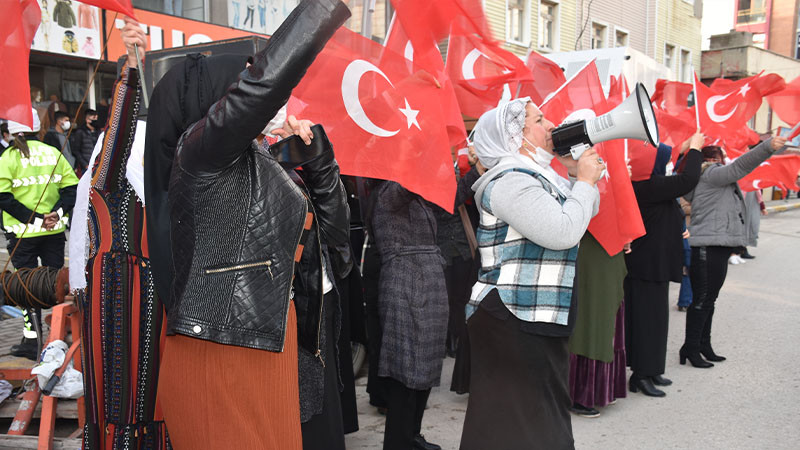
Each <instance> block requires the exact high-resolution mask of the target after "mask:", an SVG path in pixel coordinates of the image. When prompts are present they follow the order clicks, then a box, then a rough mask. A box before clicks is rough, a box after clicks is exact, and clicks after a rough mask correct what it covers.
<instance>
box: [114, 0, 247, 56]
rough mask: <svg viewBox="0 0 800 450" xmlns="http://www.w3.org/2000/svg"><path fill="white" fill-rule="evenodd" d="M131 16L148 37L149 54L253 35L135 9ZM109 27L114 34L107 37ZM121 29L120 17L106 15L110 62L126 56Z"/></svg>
mask: <svg viewBox="0 0 800 450" xmlns="http://www.w3.org/2000/svg"><path fill="white" fill-rule="evenodd" d="M134 12H135V13H136V18H137V19H139V24H140V25H141V26H142V29H143V30H144V32H145V33H146V34H147V50H148V51H151V50H161V49H164V48H173V47H182V46H184V45H194V44H204V43H207V42H213V41H221V40H223V39H233V38H237V37H242V36H251V35H253V33H252V32H247V31H243V30H235V29H233V28H228V27H223V26H219V25H214V24H210V23H205V22H198V21H196V20H191V19H184V18H181V17H175V16H170V15H166V14H158V13H154V12H150V11H144V10H141V9H135V10H134ZM112 26H113V27H114V30H112V31H111V32H110V33H109V30H108V27H112ZM124 26H125V22H124V21H123V20H122V18H121V17H116V18H115V15H114V13H113V12H110V11H106V27H107V29H106V35H107V36H109V38H108V47H107V52H108V59H109V60H110V61H116V60H117V59H118V58H119V57H120V56H122V55H124V54H125V53H126V51H125V46H124V45H123V44H122V38H121V37H120V33H119V29H121V28H122V27H124Z"/></svg>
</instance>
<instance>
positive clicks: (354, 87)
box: [342, 59, 400, 137]
mask: <svg viewBox="0 0 800 450" xmlns="http://www.w3.org/2000/svg"><path fill="white" fill-rule="evenodd" d="M369 72H375V73H377V74H378V75H380V76H382V77H383V79H384V80H386V81H387V82H388V83H389V85H390V86H392V87H394V85H393V84H392V82H391V81H390V80H389V77H387V76H386V74H385V73H383V72H382V71H381V69H379V68H378V67H377V66H375V65H374V64H372V63H370V62H367V61H364V60H363V59H357V60H355V61H353V62H351V63H350V64H349V65H348V66H347V68H346V69H345V70H344V76H343V77H342V101H344V109H345V110H346V111H347V114H348V115H349V116H350V118H351V119H353V122H355V123H356V125H358V126H359V127H361V129H362V130H364V131H366V132H367V133H371V134H374V135H375V136H378V137H392V136H394V135H395V134H397V133H399V132H400V130H399V129H398V130H395V131H389V130H384V129H383V128H381V127H379V126H377V125H375V124H374V123H373V122H372V121H371V120H370V119H369V117H367V113H366V112H364V107H363V106H361V101H360V100H359V99H358V84H359V82H360V81H361V77H363V76H364V75H365V74H366V73H369Z"/></svg>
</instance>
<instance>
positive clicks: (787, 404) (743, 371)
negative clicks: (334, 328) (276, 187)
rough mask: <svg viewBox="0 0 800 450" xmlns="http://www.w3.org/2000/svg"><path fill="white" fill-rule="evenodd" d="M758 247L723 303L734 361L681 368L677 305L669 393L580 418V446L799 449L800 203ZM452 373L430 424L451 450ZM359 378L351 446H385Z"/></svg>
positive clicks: (457, 425)
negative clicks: (356, 418)
mask: <svg viewBox="0 0 800 450" xmlns="http://www.w3.org/2000/svg"><path fill="white" fill-rule="evenodd" d="M770 203H772V202H770ZM750 252H751V253H752V254H754V255H756V259H754V260H751V261H748V262H747V263H746V264H743V265H737V266H728V268H729V271H728V277H727V280H726V282H725V286H724V287H723V289H722V292H721V294H720V297H719V299H718V301H717V311H716V314H715V316H714V333H713V341H714V347H715V350H717V351H718V352H719V353H720V354H722V355H725V356H727V357H728V360H727V361H725V362H722V363H719V364H717V365H716V366H715V367H713V368H711V369H706V370H704V369H695V368H692V367H691V366H688V365H687V366H681V365H679V364H678V349H679V348H680V346H681V344H682V343H683V329H684V328H683V327H684V320H685V319H684V317H685V315H684V314H685V313H682V312H679V311H678V310H677V309H675V308H674V307H673V308H671V310H670V334H669V344H668V345H669V347H668V353H667V372H666V374H665V375H666V376H667V377H669V378H671V379H672V380H673V382H674V384H673V385H672V386H669V387H667V388H665V390H666V392H667V396H666V397H665V398H660V399H654V398H649V397H645V396H644V395H642V394H631V393H629V394H628V395H629V397H628V398H624V399H620V400H619V401H617V403H616V404H614V405H611V406H608V407H606V408H603V409H602V415H601V416H600V417H598V418H596V419H584V418H580V417H574V416H573V420H572V426H573V430H574V435H575V445H576V447H577V448H578V449H591V448H615V449H645V448H658V449H684V448H700V449H728V448H747V449H750V448H757V449H760V448H764V449H767V448H768V449H784V448H785V449H797V448H800V415H798V414H797V412H796V411H795V409H794V408H795V407H797V406H798V405H800V349H799V348H798V345H800V325H798V324H800V276H798V274H797V268H798V263H800V209H791V210H788V211H786V212H782V213H780V214H770V215H769V216H767V217H765V218H763V220H762V221H761V236H760V240H759V245H758V247H757V248H754V249H751V250H750ZM677 296H678V285H677V284H672V286H671V289H670V299H673V300H674V301H676V302H677ZM687 364H688V363H687ZM452 370H453V360H452V359H450V358H448V359H447V360H446V361H445V365H444V369H443V372H442V380H443V385H444V386H443V387H440V388H436V389H434V390H433V392H432V394H431V397H430V401H429V405H428V406H429V409H428V410H427V411H426V412H425V418H424V420H423V431H422V432H423V434H424V435H425V436H426V438H427V439H428V440H429V441H431V442H436V443H438V444H440V445H442V447H443V448H445V449H456V448H458V442H459V439H460V435H461V427H462V423H463V420H464V412H465V411H466V406H467V397H466V396H458V395H455V394H454V393H452V392H450V391H449V390H448V388H449V384H450V376H451V374H452ZM357 383H358V384H359V386H357V393H358V409H359V422H360V425H361V430H360V431H358V432H357V433H355V434H353V435H350V436H348V437H347V448H348V449H375V448H381V445H382V442H383V424H384V418H383V416H381V415H379V414H378V413H377V412H376V410H375V408H373V407H370V406H369V404H368V399H367V395H366V392H365V389H366V387H365V386H364V384H365V383H366V379H365V378H361V379H359V380H358V381H357Z"/></svg>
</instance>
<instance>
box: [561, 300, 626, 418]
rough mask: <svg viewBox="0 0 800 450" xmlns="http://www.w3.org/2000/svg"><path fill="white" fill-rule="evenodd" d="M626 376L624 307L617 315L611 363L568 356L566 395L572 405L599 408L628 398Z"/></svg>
mask: <svg viewBox="0 0 800 450" xmlns="http://www.w3.org/2000/svg"><path fill="white" fill-rule="evenodd" d="M626 378H627V375H626V372H625V305H624V303H623V304H620V307H619V310H618V311H617V324H616V329H615V331H614V359H613V360H612V361H611V362H610V363H605V362H602V361H597V360H594V359H589V358H586V357H585V356H578V355H573V354H570V360H569V391H570V395H571V397H572V401H573V402H574V403H579V404H581V405H583V406H585V407H587V408H599V407H603V406H606V405H608V404H609V403H611V402H613V401H614V400H616V399H618V398H625V397H626V396H627V392H628V390H627V386H626V381H627V380H626Z"/></svg>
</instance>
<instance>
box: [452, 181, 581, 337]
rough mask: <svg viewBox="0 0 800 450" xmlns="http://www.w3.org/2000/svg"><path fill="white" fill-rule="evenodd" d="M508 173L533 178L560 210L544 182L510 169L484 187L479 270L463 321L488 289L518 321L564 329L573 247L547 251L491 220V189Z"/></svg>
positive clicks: (572, 273) (556, 195)
mask: <svg viewBox="0 0 800 450" xmlns="http://www.w3.org/2000/svg"><path fill="white" fill-rule="evenodd" d="M512 171H514V172H522V173H526V174H528V175H530V176H532V177H535V178H536V179H538V180H539V181H540V182H541V183H542V186H543V187H544V189H545V190H546V191H547V192H548V193H549V194H550V195H551V196H553V198H555V199H557V200H558V201H559V202H560V203H561V204H562V205H563V204H564V202H565V201H566V197H564V196H563V195H562V194H561V193H559V192H558V191H557V190H556V189H555V188H554V187H553V186H552V185H551V184H550V182H549V181H547V179H545V178H544V177H543V176H542V175H541V174H539V173H537V172H534V171H532V170H527V169H522V168H514V169H509V170H506V171H503V172H500V173H499V174H498V175H497V177H495V178H494V179H493V180H491V181H490V182H489V183H488V184H487V186H486V189H485V190H484V193H483V196H482V197H481V203H480V205H479V210H480V215H481V217H480V225H479V227H478V247H479V249H480V255H481V268H480V270H479V272H478V281H477V282H476V283H475V285H474V286H473V288H472V295H471V296H470V300H469V303H468V304H467V307H466V313H467V318H469V317H470V316H471V315H472V314H473V313H474V312H475V311H476V310H477V308H478V305H479V304H480V302H481V301H482V300H483V298H484V297H485V296H486V295H487V294H488V293H489V292H491V290H492V289H497V291H498V293H499V294H500V298H501V299H502V300H503V303H504V304H505V306H506V307H507V308H508V310H509V311H510V312H511V313H512V314H514V315H515V316H516V317H518V318H519V319H520V320H524V321H526V322H546V323H555V324H558V325H567V320H568V319H569V307H570V302H571V299H572V283H573V280H574V279H575V260H576V259H577V257H578V246H577V245H576V246H574V247H572V248H570V249H568V250H550V249H546V248H544V247H542V246H540V245H537V244H535V243H533V242H531V241H529V240H528V239H526V238H524V237H523V236H522V235H521V234H519V232H517V231H516V230H514V228H512V227H510V226H509V225H508V224H507V223H505V222H503V221H502V220H500V219H498V218H497V217H495V216H494V215H492V208H491V197H492V188H493V187H494V183H495V182H496V181H497V180H498V179H500V178H501V177H502V176H504V175H505V174H507V173H509V172H512Z"/></svg>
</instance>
